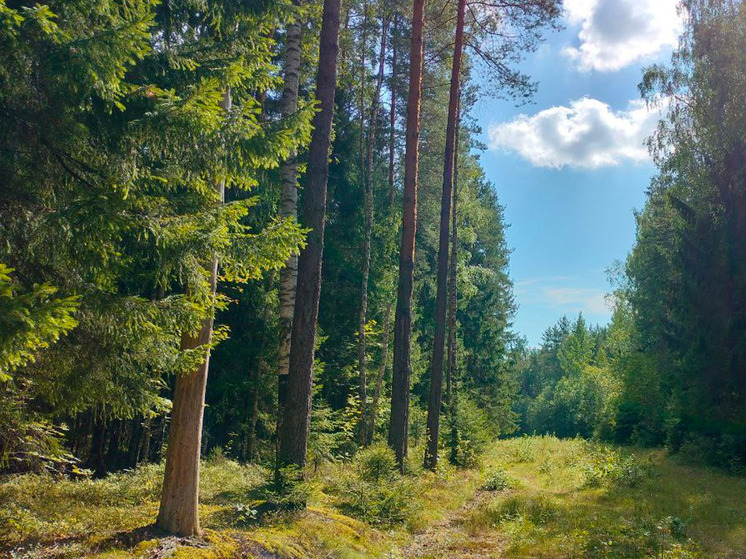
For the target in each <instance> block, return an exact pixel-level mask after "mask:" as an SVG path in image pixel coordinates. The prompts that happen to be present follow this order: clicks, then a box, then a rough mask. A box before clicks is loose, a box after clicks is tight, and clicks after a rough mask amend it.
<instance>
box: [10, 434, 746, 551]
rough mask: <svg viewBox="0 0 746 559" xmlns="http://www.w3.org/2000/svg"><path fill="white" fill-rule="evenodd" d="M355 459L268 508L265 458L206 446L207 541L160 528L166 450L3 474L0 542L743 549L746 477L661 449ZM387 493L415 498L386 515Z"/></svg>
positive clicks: (571, 443)
mask: <svg viewBox="0 0 746 559" xmlns="http://www.w3.org/2000/svg"><path fill="white" fill-rule="evenodd" d="M355 464H356V463H353V464H349V463H347V464H345V463H337V464H329V465H327V466H325V468H323V469H322V470H320V471H319V472H318V473H317V475H315V476H314V478H313V480H312V485H313V486H314V487H315V489H313V491H311V493H310V501H309V507H308V509H307V511H305V512H303V513H297V514H288V515H279V516H276V517H272V516H271V515H270V516H268V517H267V518H265V519H264V520H262V521H259V522H257V521H256V520H255V514H254V507H256V503H257V502H258V501H255V500H254V499H255V497H253V495H256V494H257V492H258V491H260V490H261V487H262V486H263V483H264V482H265V480H266V479H267V474H268V472H267V471H266V470H264V469H262V468H261V467H259V466H251V465H240V464H237V463H235V462H232V461H230V460H227V459H225V458H219V457H213V458H210V459H207V460H206V461H205V463H204V467H203V472H204V476H203V478H202V485H201V498H202V501H203V503H202V505H201V513H202V514H203V517H204V519H205V535H204V540H200V541H196V542H189V541H186V540H183V539H178V538H176V539H175V538H163V537H162V535H159V534H157V533H155V532H153V531H152V529H151V525H152V522H153V519H154V518H155V515H156V512H157V504H158V502H157V497H158V489H159V487H160V484H161V480H162V475H163V467H162V465H149V466H146V467H141V468H138V470H136V471H134V472H129V473H124V474H120V475H116V476H110V477H108V478H106V479H102V480H81V481H74V480H64V479H58V480H56V481H55V483H49V478H48V477H46V476H15V477H11V478H7V479H5V480H2V481H0V557H18V558H24V559H42V558H43V559H53V558H54V559H70V558H76V559H77V558H78V557H86V558H95V559H154V558H161V557H165V556H167V555H168V556H169V557H172V559H176V558H182V559H183V558H188V559H239V558H256V557H259V558H272V557H281V558H283V559H322V558H324V559H329V558H333V559H343V558H344V559H368V558H381V559H410V558H411V559H446V558H464V559H476V558H485V559H489V558H500V559H539V558H543V559H571V558H573V559H576V558H577V559H579V558H583V559H603V558H606V559H652V558H656V559H660V558H667V559H746V554H745V553H744V551H743V550H746V504H745V503H746V478H744V477H743V476H735V475H730V474H727V473H724V472H721V471H717V470H713V469H711V468H704V467H698V466H691V465H684V464H682V463H681V462H680V461H679V459H678V458H676V457H670V456H668V455H667V454H666V452H665V451H663V450H660V449H657V450H655V449H652V450H651V449H631V448H623V447H612V446H605V445H601V444H598V443H594V442H589V441H585V440H582V439H571V440H561V439H557V438H555V437H521V438H513V439H507V440H501V441H497V442H495V443H493V444H490V445H489V446H488V447H487V448H486V449H485V452H484V454H483V455H482V460H481V464H480V465H479V467H476V468H472V469H464V470H457V469H454V468H451V467H444V468H443V469H442V470H439V471H438V473H436V474H432V473H429V472H427V473H420V474H417V475H412V476H407V477H405V478H399V477H398V476H397V477H394V478H392V479H390V480H389V481H388V482H386V483H383V484H380V485H381V486H382V488H381V489H380V490H379V491H375V490H374V489H375V487H378V486H375V487H374V486H373V485H372V484H364V483H363V484H362V485H361V481H360V480H359V479H358V478H356V477H355V476H356V475H357V473H356V471H357V470H356V469H355ZM402 491H404V492H406V495H407V496H406V497H405V498H402V497H401V495H400V492H402ZM389 499H393V500H394V501H389ZM385 503H395V504H396V505H397V506H398V505H405V508H406V504H407V503H411V504H412V505H413V507H412V509H411V510H408V511H405V512H406V515H402V514H400V513H401V512H402V511H400V510H399V509H398V508H397V509H396V510H393V509H392V510H388V514H392V515H393V514H397V515H398V516H397V518H398V519H399V520H398V521H397V522H393V521H392V522H390V523H384V522H383V521H384V520H385V517H383V516H380V515H381V514H382V513H383V509H381V508H380V507H381V505H382V504H385ZM376 514H377V515H379V516H378V517H376V516H374V515H376ZM376 518H379V519H380V520H379V521H376ZM389 518H393V517H389ZM4 553H5V554H4Z"/></svg>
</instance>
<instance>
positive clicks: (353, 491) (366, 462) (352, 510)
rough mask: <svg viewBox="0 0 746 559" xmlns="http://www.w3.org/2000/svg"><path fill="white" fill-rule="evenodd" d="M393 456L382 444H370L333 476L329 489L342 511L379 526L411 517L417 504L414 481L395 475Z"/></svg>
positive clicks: (402, 521)
mask: <svg viewBox="0 0 746 559" xmlns="http://www.w3.org/2000/svg"><path fill="white" fill-rule="evenodd" d="M396 466H397V465H396V457H395V456H394V453H393V451H392V450H391V449H390V448H389V447H388V446H387V445H385V444H383V443H381V444H376V445H373V446H371V447H369V448H367V449H365V450H363V451H361V452H360V453H358V455H357V456H356V457H355V459H354V460H353V462H352V467H351V468H349V469H348V470H347V471H348V472H349V473H347V474H343V475H341V476H339V475H338V476H337V477H336V478H334V479H333V480H332V481H331V483H330V490H331V492H332V493H333V494H336V495H338V497H339V501H338V506H339V508H340V509H341V510H342V511H344V512H345V513H346V514H349V515H350V516H353V517H355V518H358V519H360V520H363V521H365V522H368V523H370V524H374V525H379V526H393V525H396V524H401V523H404V522H406V521H408V520H410V519H411V518H412V516H413V515H414V512H415V510H416V508H417V506H418V501H417V498H416V492H415V488H414V482H413V481H410V480H409V479H407V478H404V477H402V476H400V475H399V473H398V472H397V469H396Z"/></svg>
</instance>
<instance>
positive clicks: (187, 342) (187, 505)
mask: <svg viewBox="0 0 746 559" xmlns="http://www.w3.org/2000/svg"><path fill="white" fill-rule="evenodd" d="M221 107H222V108H223V109H225V110H226V111H229V110H230V108H231V93H230V89H228V90H227V91H226V93H225V96H224V97H223V101H222V102H221ZM215 188H216V190H217V192H218V196H219V202H220V203H222V202H223V200H224V199H225V181H220V182H218V183H217V184H216V185H215ZM209 272H210V291H211V294H212V296H213V298H214V297H215V295H216V293H217V284H218V259H217V257H213V258H212V262H211V263H210V266H209ZM214 314H215V313H214V309H211V310H210V312H209V315H208V318H206V319H205V320H204V321H203V322H202V325H201V327H200V330H199V332H198V333H197V335H192V334H191V333H188V332H185V333H183V334H182V336H181V349H182V350H188V349H196V348H200V347H204V348H206V349H205V358H204V361H203V362H202V364H201V365H200V366H199V367H197V368H196V369H195V370H194V371H191V372H190V373H187V374H183V375H177V376H176V385H175V387H174V404H173V410H172V412H171V429H170V431H169V436H168V448H167V450H166V472H165V476H164V479H163V491H162V493H161V504H160V509H159V510H158V519H157V520H156V525H157V526H158V527H159V528H161V529H162V530H165V531H166V532H169V533H171V534H177V535H179V536H194V535H199V534H200V526H199V511H198V504H199V462H200V450H201V447H202V421H203V419H204V411H205V389H206V387H207V373H208V370H209V367H210V349H209V346H210V342H211V341H212V327H213V321H214Z"/></svg>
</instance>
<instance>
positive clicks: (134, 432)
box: [127, 416, 143, 469]
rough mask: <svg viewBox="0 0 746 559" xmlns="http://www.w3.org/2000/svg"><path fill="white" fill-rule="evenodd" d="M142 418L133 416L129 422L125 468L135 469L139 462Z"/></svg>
mask: <svg viewBox="0 0 746 559" xmlns="http://www.w3.org/2000/svg"><path fill="white" fill-rule="evenodd" d="M142 435H143V428H142V418H141V417H140V416H135V417H134V418H132V419H131V420H130V438H129V441H128V443H127V467H128V468H132V469H134V468H136V467H137V463H138V462H139V461H140V447H141V443H142Z"/></svg>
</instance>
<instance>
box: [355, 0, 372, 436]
mask: <svg viewBox="0 0 746 559" xmlns="http://www.w3.org/2000/svg"><path fill="white" fill-rule="evenodd" d="M367 44H368V2H367V0H364V1H363V23H362V33H361V44H360V101H359V107H358V112H359V119H360V145H359V155H360V182H361V186H362V191H363V213H364V214H365V218H364V220H365V225H364V227H365V232H364V238H365V240H364V241H363V279H362V282H361V283H362V285H361V289H360V308H359V310H358V327H357V336H358V340H357V375H358V377H357V378H358V382H357V395H358V405H359V413H360V418H359V421H358V424H357V434H358V438H359V442H360V444H361V445H364V444H365V428H364V425H365V405H366V401H367V399H368V394H367V392H368V390H367V388H368V381H367V374H366V370H365V369H366V368H365V365H366V363H365V357H366V355H365V353H366V347H365V318H366V316H367V314H368V278H369V277H370V236H369V234H368V232H369V229H368V224H369V221H368V182H367V178H368V173H367V171H366V164H367V163H369V162H368V161H367V159H366V157H365V156H366V149H365V82H366V79H365V78H366V71H367V68H366V67H365V49H366V47H367Z"/></svg>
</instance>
